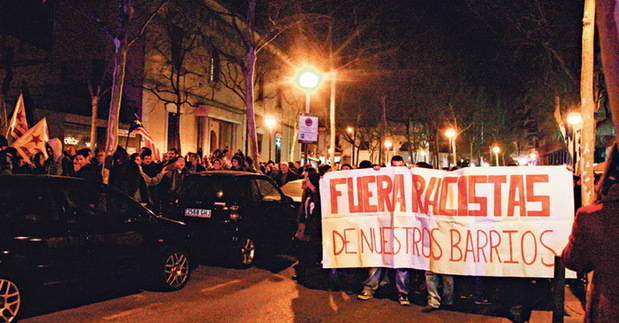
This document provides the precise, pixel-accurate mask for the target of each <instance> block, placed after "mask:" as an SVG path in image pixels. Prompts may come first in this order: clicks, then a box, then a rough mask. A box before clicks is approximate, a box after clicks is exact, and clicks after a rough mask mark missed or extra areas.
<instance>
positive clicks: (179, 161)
mask: <svg viewBox="0 0 619 323" xmlns="http://www.w3.org/2000/svg"><path fill="white" fill-rule="evenodd" d="M185 166H186V164H185V158H183V157H178V158H177V159H176V161H175V162H174V167H175V168H176V169H180V170H182V169H184V168H185Z"/></svg>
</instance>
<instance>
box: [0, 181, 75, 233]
mask: <svg viewBox="0 0 619 323" xmlns="http://www.w3.org/2000/svg"><path fill="white" fill-rule="evenodd" d="M42 184H43V183H42V182H38V181H37V182H36V183H35V181H29V180H16V181H12V182H11V183H10V184H7V183H2V184H0V186H2V187H7V185H10V187H11V189H2V190H0V223H2V227H3V228H8V230H9V232H13V233H16V234H24V235H29V234H41V235H46V234H52V235H54V234H61V233H63V232H65V230H64V229H65V226H64V222H63V221H62V219H61V218H60V214H59V212H58V208H57V207H56V204H55V203H54V202H53V199H52V198H51V195H50V194H49V192H48V191H47V188H46V186H45V185H42Z"/></svg>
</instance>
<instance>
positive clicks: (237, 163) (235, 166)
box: [232, 156, 244, 170]
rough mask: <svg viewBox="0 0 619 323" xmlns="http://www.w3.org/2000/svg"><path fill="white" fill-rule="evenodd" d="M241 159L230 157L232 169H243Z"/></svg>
mask: <svg viewBox="0 0 619 323" xmlns="http://www.w3.org/2000/svg"><path fill="white" fill-rule="evenodd" d="M243 164H244V162H243V159H242V158H241V157H240V156H234V157H232V169H236V170H238V169H242V168H243Z"/></svg>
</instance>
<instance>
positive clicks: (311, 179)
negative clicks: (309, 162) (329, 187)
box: [304, 173, 320, 193]
mask: <svg viewBox="0 0 619 323" xmlns="http://www.w3.org/2000/svg"><path fill="white" fill-rule="evenodd" d="M304 182H305V187H306V188H307V189H309V190H310V191H312V192H313V193H315V192H317V191H318V189H319V188H320V185H319V183H320V175H319V174H316V173H314V174H310V175H308V176H307V177H305V179H304Z"/></svg>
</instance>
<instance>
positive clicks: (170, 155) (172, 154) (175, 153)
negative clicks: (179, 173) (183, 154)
mask: <svg viewBox="0 0 619 323" xmlns="http://www.w3.org/2000/svg"><path fill="white" fill-rule="evenodd" d="M166 155H167V156H168V160H171V159H172V158H176V157H178V149H176V148H170V149H168V152H167V153H166Z"/></svg>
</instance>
